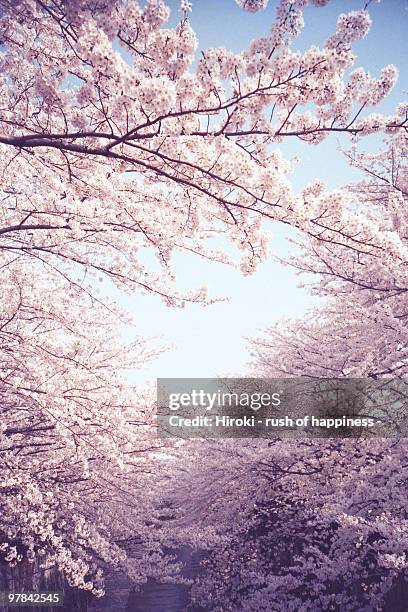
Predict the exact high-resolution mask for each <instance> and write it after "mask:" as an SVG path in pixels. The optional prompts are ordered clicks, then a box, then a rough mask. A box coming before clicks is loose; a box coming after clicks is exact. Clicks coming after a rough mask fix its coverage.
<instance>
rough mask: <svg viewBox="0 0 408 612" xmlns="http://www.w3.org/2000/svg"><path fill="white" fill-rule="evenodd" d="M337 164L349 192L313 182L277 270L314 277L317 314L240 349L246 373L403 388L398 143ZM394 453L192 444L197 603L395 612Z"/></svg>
mask: <svg viewBox="0 0 408 612" xmlns="http://www.w3.org/2000/svg"><path fill="white" fill-rule="evenodd" d="M401 109H402V110H404V112H405V109H406V106H405V105H404V106H403V107H401ZM348 157H349V160H350V163H351V164H353V165H354V166H356V167H358V168H359V169H360V170H361V171H362V172H363V173H364V177H363V179H362V180H361V181H359V182H357V183H354V184H352V185H350V186H348V188H345V189H343V190H342V191H341V192H339V191H335V192H332V193H328V192H327V190H325V189H324V185H323V184H322V183H320V182H315V183H313V184H312V185H310V186H308V187H306V188H305V189H304V190H303V192H302V193H300V194H299V196H298V197H299V202H298V206H296V205H295V206H294V207H293V210H292V211H291V212H290V214H291V215H294V216H295V217H296V215H299V216H300V217H301V218H302V217H303V218H305V217H306V218H307V221H306V223H305V222H304V224H303V228H304V231H303V233H302V234H300V235H299V238H298V240H297V245H298V247H299V250H300V254H299V255H297V256H295V257H292V258H290V260H289V263H290V264H291V265H293V266H295V267H296V268H298V269H299V270H300V271H301V272H307V273H309V274H313V275H315V282H314V284H313V283H312V289H313V291H314V292H315V293H316V294H317V295H319V296H321V298H322V305H321V306H319V307H317V308H316V309H315V310H313V311H312V312H311V313H310V315H309V317H307V318H305V319H302V320H300V321H298V320H296V321H287V322H286V324H284V325H283V324H282V322H279V324H277V325H275V326H274V327H272V328H271V329H269V330H268V331H267V333H266V334H265V335H264V337H261V338H257V339H254V340H253V341H252V347H253V352H254V373H255V374H256V375H258V376H263V377H265V376H266V377H281V376H285V377H286V376H289V377H297V376H305V377H310V378H312V379H315V378H316V377H317V378H334V377H340V378H342V377H367V378H374V379H379V378H386V379H387V378H390V377H398V378H399V379H400V380H401V382H402V383H403V382H404V381H405V378H406V373H407V367H408V361H407V346H408V343H407V332H406V318H407V316H408V304H407V298H406V296H407V269H408V268H407V255H408V251H407V229H408V217H407V196H408V183H407V178H408V173H407V136H406V134H405V133H404V132H396V133H395V134H393V135H392V136H390V137H389V138H388V139H387V140H386V142H385V146H384V149H383V150H382V151H381V152H379V153H375V154H373V153H367V152H359V151H358V150H352V151H351V152H349V153H348ZM297 211H298V212H297ZM294 225H297V223H296V222H295V223H294ZM400 389H401V392H402V394H401V397H400V400H401V401H400V402H397V403H395V404H394V417H395V418H397V419H398V413H400V412H401V411H402V414H401V418H405V409H406V393H404V387H403V386H401V387H400ZM406 450H407V447H406V443H405V441H404V440H401V439H388V440H386V439H364V438H363V439H361V440H352V439H349V440H347V439H338V438H337V439H333V440H317V441H316V440H298V441H296V442H293V441H290V440H284V439H278V438H276V439H273V440H270V441H258V442H257V443H254V442H253V441H251V442H250V443H249V442H248V443H247V444H245V445H242V443H241V441H240V444H239V446H238V445H237V444H236V443H235V441H230V442H229V443H228V444H227V443H226V442H223V443H219V442H218V443H213V446H211V447H210V448H208V447H206V446H204V447H200V446H199V448H198V449H197V451H196V452H197V455H198V459H197V461H196V462H195V464H194V465H193V470H194V478H190V480H191V481H193V482H195V481H198V487H199V488H200V490H202V491H205V492H206V493H205V496H204V503H205V504H206V510H205V513H204V515H203V517H202V518H201V521H200V523H199V528H198V533H197V532H196V534H195V536H194V535H193V534H192V535H191V541H192V542H194V541H195V542H196V543H197V541H198V542H199V541H200V535H201V537H204V538H205V537H208V538H211V540H210V541H211V546H210V547H209V552H208V558H207V561H206V563H205V564H204V566H205V567H206V573H205V574H204V576H203V577H202V578H201V579H200V580H199V581H198V583H197V585H196V587H195V596H196V597H197V601H198V602H199V603H201V604H203V605H210V606H211V609H214V610H228V609H230V610H234V609H237V608H240V609H245V610H305V611H306V610H310V611H312V610H316V609H319V610H336V611H337V610H350V611H352V610H356V609H362V610H363V609H364V610H388V609H390V610H391V609H392V610H400V609H401V610H402V609H403V607H404V605H405V604H404V602H405V601H406V592H407V589H406V579H407V528H408V525H407V520H406V512H405V506H406V492H405V491H406V488H405V487H406V479H407V473H406V468H407V466H406ZM203 464H204V465H205V469H203V468H202V467H201V466H202V465H203ZM200 470H201V473H200ZM221 492H222V493H221ZM195 494H196V495H197V496H198V493H197V492H196V493H195ZM191 495H192V497H193V499H194V494H191ZM197 516H200V513H199V511H197ZM210 528H212V530H211V529H210ZM209 529H210V531H209V535H208V536H205V534H206V530H209ZM196 545H197V544H196ZM198 545H199V544H198ZM201 546H202V544H201ZM210 583H211V584H212V588H211V589H210V588H209V584H210Z"/></svg>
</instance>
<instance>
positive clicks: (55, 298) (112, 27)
mask: <svg viewBox="0 0 408 612" xmlns="http://www.w3.org/2000/svg"><path fill="white" fill-rule="evenodd" d="M241 4H242V3H241ZM243 4H244V5H245V6H243V8H246V9H250V10H252V9H254V8H258V5H265V4H266V3H256V2H250V3H248V2H246V3H243ZM306 4H307V2H306V1H304V0H297V1H295V2H288V1H286V0H282V1H281V2H280V3H279V6H278V10H277V17H276V21H275V23H274V24H273V25H272V27H271V29H270V31H269V33H268V35H267V36H265V37H263V38H260V39H256V40H254V41H253V42H252V43H251V44H250V45H249V47H248V49H246V50H244V51H242V52H241V53H238V54H233V53H231V52H228V51H227V50H225V49H224V48H211V49H207V50H205V51H203V52H202V54H201V57H200V59H199V60H198V62H197V65H196V67H194V66H193V63H194V60H195V58H196V51H197V48H198V41H197V37H196V35H195V33H194V31H193V30H192V28H191V26H190V23H189V17H188V14H189V11H190V9H191V6H190V4H189V3H187V2H183V3H182V5H181V11H182V12H181V18H180V22H179V24H178V25H177V26H176V27H175V28H173V29H169V28H166V27H165V25H166V21H167V19H168V17H169V8H168V7H167V6H166V5H165V4H164V3H163V2H160V1H156V0H150V1H149V2H147V3H146V4H145V5H143V7H142V6H140V5H139V4H138V3H137V2H124V1H123V2H122V1H117V2H115V3H108V2H106V1H105V0H93V1H90V0H89V1H88V0H80V1H78V0H64V1H62V0H61V1H54V0H53V1H50V2H48V0H45V1H43V0H17V1H9V0H0V9H1V17H0V41H1V53H0V67H1V76H0V97H1V106H0V153H1V155H0V174H1V198H2V208H1V212H0V215H1V216H0V249H1V263H0V265H1V275H2V276H1V281H2V282H1V289H2V291H1V306H2V307H1V315H0V347H1V353H0V354H1V362H0V372H1V379H0V393H1V398H2V408H1V428H0V432H1V437H0V443H1V456H2V466H3V470H4V479H3V482H2V485H1V487H2V490H3V492H4V495H3V496H2V502H1V504H2V519H1V524H0V529H1V538H2V542H1V548H2V551H3V553H4V558H5V559H6V560H7V562H9V563H11V564H14V563H17V562H19V561H20V559H21V558H22V557H24V558H26V559H29V560H33V559H39V560H40V562H41V563H42V565H43V568H47V567H53V566H56V567H58V568H59V569H60V570H61V571H62V572H64V573H65V575H66V576H67V578H68V579H69V580H70V581H71V582H72V584H75V585H76V586H78V587H81V588H85V589H89V590H92V591H93V592H95V593H97V594H98V593H100V592H101V588H102V577H101V574H100V567H101V566H103V565H104V564H105V565H107V564H109V563H111V564H113V565H118V564H122V566H123V567H124V568H125V569H126V571H128V572H129V573H130V574H131V575H132V577H133V578H134V579H135V581H136V582H137V581H139V582H140V581H142V580H143V579H144V578H145V576H146V573H147V572H148V571H149V572H153V573H154V571H156V572H159V571H162V572H163V575H165V573H166V568H165V567H164V566H162V565H160V564H159V565H158V568H157V569H156V570H154V568H153V564H154V563H155V562H156V561H157V559H158V558H159V557H158V554H159V543H158V542H156V541H155V539H154V537H152V535H151V534H150V532H149V530H150V531H151V521H152V520H153V519H152V517H154V508H153V507H152V502H151V500H149V499H146V489H148V490H152V488H153V484H152V483H153V480H155V482H157V481H159V480H160V478H159V476H158V473H160V470H161V467H160V462H159V461H158V460H157V452H156V451H157V449H158V447H160V443H159V442H157V441H153V440H152V439H151V438H152V437H151V412H150V405H151V403H150V399H149V398H148V397H143V396H140V395H138V393H137V391H136V390H135V389H134V388H132V387H130V386H129V384H128V381H127V379H126V375H125V374H124V373H123V370H124V368H125V367H127V366H129V367H130V366H134V365H135V364H137V363H143V362H144V361H145V360H146V359H147V358H149V357H150V356H151V355H149V352H148V351H147V350H146V349H145V347H144V345H143V342H142V341H141V340H140V339H138V338H136V339H135V342H134V343H133V344H132V345H131V346H124V343H123V341H122V339H123V335H124V331H123V324H124V323H123V322H124V321H125V323H129V321H128V318H127V315H126V314H123V313H121V312H119V308H118V306H117V305H116V304H115V303H114V301H113V300H112V299H111V297H110V294H111V293H112V292H113V290H111V288H112V287H116V288H118V289H120V290H124V291H128V292H129V293H131V292H132V291H134V290H140V291H144V292H154V293H156V294H157V295H159V296H160V297H161V298H162V299H163V300H165V302H166V303H167V304H169V305H183V303H184V302H185V301H203V300H205V299H206V296H205V291H204V290H203V289H198V290H192V291H191V292H190V293H187V294H186V295H178V294H177V293H176V291H175V290H174V288H173V287H172V280H173V276H172V271H171V255H172V253H173V252H174V251H177V250H186V251H191V252H193V253H196V254H197V255H198V256H204V257H209V258H211V259H215V260H219V261H225V262H228V263H237V262H235V261H231V260H230V257H229V256H227V254H226V253H225V252H222V251H217V250H215V249H213V248H212V247H211V239H212V238H213V237H214V236H217V235H222V236H223V237H224V236H227V237H228V239H229V240H230V241H231V242H232V244H233V245H234V246H235V247H236V248H237V251H238V252H240V257H239V258H238V263H239V265H240V267H241V270H242V271H243V273H245V274H247V273H250V272H251V271H253V270H254V268H255V266H256V264H257V263H258V262H259V261H260V260H262V259H263V258H264V257H265V256H266V252H267V236H266V235H265V234H264V232H263V229H262V223H261V221H262V219H263V218H270V219H276V220H280V221H282V222H285V223H289V224H291V225H293V226H295V227H298V228H300V229H301V230H302V231H304V232H305V233H306V234H308V235H310V236H311V239H312V240H314V239H318V234H319V232H320V231H321V230H320V229H316V227H317V226H316V224H315V223H314V222H313V221H311V216H310V215H311V212H312V211H311V208H310V205H309V200H310V198H311V199H312V200H313V202H315V203H316V206H317V207H319V206H320V207H323V205H324V198H329V199H330V202H331V206H330V215H332V216H333V215H334V217H333V218H330V223H331V224H332V226H331V229H328V230H327V231H326V230H322V231H323V232H326V233H327V234H329V233H331V234H333V233H334V234H336V233H338V227H335V225H336V223H337V222H339V223H341V220H339V221H337V217H336V216H335V215H336V214H338V215H339V219H340V216H341V214H342V212H341V211H340V210H339V211H338V213H337V212H336V207H337V204H338V205H339V206H340V205H341V207H343V200H342V198H340V200H336V197H335V196H333V195H332V194H330V195H327V194H325V195H322V196H321V197H320V196H319V193H320V191H319V189H320V187H318V186H313V187H312V188H310V189H309V191H305V192H304V194H303V196H302V199H299V197H298V196H296V195H295V194H294V192H293V190H292V189H291V187H290V183H289V180H288V176H287V175H288V173H289V171H290V169H291V168H290V165H289V164H288V163H287V162H286V161H285V159H284V158H283V156H282V155H281V153H280V152H279V150H278V149H277V148H276V145H279V143H282V142H283V141H284V140H285V139H286V138H290V137H292V138H299V139H302V140H304V141H306V142H309V143H310V144H319V143H320V142H322V141H323V140H324V139H325V138H326V137H327V136H328V135H329V134H331V133H333V132H335V133H345V134H350V135H351V136H353V137H357V138H360V137H363V136H364V135H366V134H369V133H373V132H385V133H387V134H389V135H391V136H392V137H394V134H395V133H399V132H400V131H402V130H403V128H404V126H405V125H406V121H407V117H406V108H405V107H398V108H397V109H396V111H395V113H394V114H393V115H392V116H389V117H387V116H382V115H379V114H375V115H373V114H370V113H369V112H368V109H369V108H370V106H375V105H377V104H378V103H379V102H381V100H382V99H383V98H384V97H385V96H386V95H387V93H388V92H389V91H390V90H391V88H392V87H393V85H394V83H395V81H396V78H397V71H396V69H395V68H394V67H393V66H386V67H385V68H384V69H383V70H382V71H381V73H380V75H379V78H377V79H375V78H373V77H372V76H370V75H369V74H368V73H366V72H365V71H364V70H362V69H357V70H353V71H351V72H350V73H349V70H350V69H351V67H352V65H353V62H354V60H355V55H354V54H353V51H352V43H353V42H354V41H356V40H358V39H360V38H362V37H364V36H365V35H366V34H367V32H368V30H369V27H370V18H369V15H368V13H367V11H365V10H362V11H358V12H351V13H349V14H347V15H341V16H340V17H339V20H338V25H337V29H336V31H335V32H334V33H333V35H332V36H330V38H329V39H328V40H327V42H326V44H325V46H324V47H323V48H321V49H319V48H317V47H312V48H311V49H309V50H307V51H306V52H304V53H300V52H298V51H293V50H292V49H291V43H292V41H293V39H294V37H296V36H297V35H298V34H299V33H300V31H301V29H302V26H303V21H302V9H303V7H304V6H305V5H306ZM312 4H314V5H322V4H325V3H324V2H321V1H320V2H319V1H317V0H316V1H314V2H312ZM306 107H307V110H306ZM396 138H397V137H396ZM317 192H319V193H317ZM309 195H310V197H309ZM342 197H343V196H342ZM344 206H346V204H344ZM319 210H320V212H321V215H322V217H321V218H320V220H321V219H322V218H323V217H324V216H325V214H326V213H323V212H322V210H323V209H322V208H320V209H319ZM360 222H362V221H359V223H360ZM342 240H343V241H345V242H346V243H347V244H346V247H347V248H349V244H352V243H353V240H354V241H355V237H354V236H353V235H352V234H351V233H346V234H345V235H344V236H343V237H342ZM327 242H329V243H330V240H326V236H324V243H325V244H326V243H327ZM332 242H333V244H334V241H332ZM370 248H371V243H370ZM373 248H375V247H373ZM384 248H388V247H384ZM392 248H393V247H392ZM147 251H150V252H153V253H154V254H155V256H156V259H157V262H158V264H159V265H160V272H159V273H157V272H155V271H154V270H153V269H152V268H151V267H150V266H149V265H148V264H147V263H146V256H145V255H146V252H147ZM147 260H148V258H147ZM349 273H350V272H349ZM100 281H102V283H101V282H100ZM395 282H397V281H395ZM398 282H399V281H398ZM99 285H100V287H99ZM398 287H399V285H398ZM389 367H391V366H389ZM153 476H154V478H153ZM153 498H154V496H152V499H153ZM129 500H132V501H131V502H130V501H129ZM135 533H137V535H138V537H139V538H140V540H141V541H142V542H143V546H144V547H145V550H146V551H148V552H149V553H150V559H151V562H150V563H149V564H147V566H148V567H147V566H146V567H144V563H143V560H141V561H135V562H133V563H130V561H129V559H127V557H126V554H125V551H124V549H123V548H122V547H121V546H120V542H122V541H123V540H126V539H128V538H129V537H133V536H134V534H135Z"/></svg>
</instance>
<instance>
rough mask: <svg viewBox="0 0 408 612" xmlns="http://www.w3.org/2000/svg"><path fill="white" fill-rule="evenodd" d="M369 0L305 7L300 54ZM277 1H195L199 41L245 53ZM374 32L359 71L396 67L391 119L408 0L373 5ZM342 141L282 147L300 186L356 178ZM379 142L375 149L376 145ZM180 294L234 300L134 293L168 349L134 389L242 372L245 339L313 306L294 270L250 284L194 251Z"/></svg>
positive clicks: (138, 314) (140, 321) (401, 95)
mask: <svg viewBox="0 0 408 612" xmlns="http://www.w3.org/2000/svg"><path fill="white" fill-rule="evenodd" d="M168 4H169V5H170V7H171V8H172V17H171V20H170V24H169V25H174V24H176V23H177V21H178V19H179V17H180V14H179V13H178V6H179V2H178V1H176V0H171V1H170V2H168ZM363 6H364V1H355V0H332V1H331V2H329V4H328V6H326V7H324V8H313V7H310V8H307V9H306V11H305V13H304V18H305V28H304V31H303V33H302V34H301V36H300V37H299V39H298V40H297V41H296V44H295V47H296V48H298V49H300V50H304V49H306V48H308V47H309V46H310V45H322V44H323V43H324V41H325V39H326V38H327V37H328V36H329V35H330V34H331V33H332V32H333V31H334V29H335V24H336V20H337V16H338V15H339V14H340V13H341V12H345V11H349V10H358V9H361V8H362V7H363ZM275 8H276V1H275V0H270V2H269V5H268V7H267V9H266V10H264V11H260V12H259V13H257V14H249V13H246V12H243V11H242V10H240V9H239V8H238V6H237V5H236V4H235V2H234V0H196V1H195V2H194V1H193V12H192V17H191V24H192V26H193V28H194V30H195V31H196V33H197V34H198V38H199V49H205V48H207V47H210V46H224V47H226V48H227V49H231V50H233V51H240V50H242V49H243V48H245V47H246V46H247V45H248V43H249V42H250V41H251V39H252V38H255V37H258V36H264V35H265V34H266V33H267V32H268V28H269V26H270V24H271V23H272V22H273V20H274V13H275ZM370 14H371V15H372V19H373V26H372V29H371V31H370V33H369V35H368V36H367V38H366V39H364V40H362V41H359V42H358V43H357V44H356V45H355V46H354V49H355V51H356V53H357V54H358V59H357V61H356V66H363V67H364V68H365V69H367V70H369V71H370V72H371V73H372V74H373V76H376V75H378V72H379V70H380V69H381V67H382V66H385V65H386V64H390V63H393V64H395V65H396V66H397V67H398V68H399V69H400V79H399V82H398V84H397V87H396V88H395V89H394V90H393V92H392V93H391V95H390V96H389V97H388V98H387V100H386V101H385V102H384V103H383V104H382V106H381V110H382V111H384V112H392V110H393V109H394V107H395V106H396V104H397V103H398V102H400V101H402V100H403V99H406V90H407V88H408V87H407V79H406V71H404V68H405V64H406V57H405V56H406V55H407V48H408V46H407V43H406V38H407V34H408V27H407V26H408V0H383V1H382V2H381V3H374V2H373V3H372V4H371V5H370ZM339 144H343V145H345V144H346V141H343V142H341V143H340V142H339V140H338V138H336V137H334V136H331V137H329V138H328V139H327V140H326V141H325V142H324V143H322V144H321V145H319V146H318V147H311V146H307V145H304V144H302V143H300V142H299V141H297V140H292V141H289V142H285V143H284V144H283V145H282V146H280V148H281V149H282V151H283V153H284V154H285V156H286V157H288V158H291V157H294V156H295V155H296V156H298V157H300V160H301V161H300V163H299V164H298V165H297V167H296V170H295V173H294V174H293V175H292V181H293V184H294V185H295V187H296V188H300V187H301V186H302V185H304V184H305V183H307V182H309V181H310V180H313V179H314V178H316V177H319V178H321V179H323V180H324V181H325V182H326V183H327V185H328V186H329V187H335V186H337V185H340V184H342V183H344V182H347V181H350V180H352V179H353V178H354V176H355V175H353V174H352V173H351V172H350V169H349V168H348V167H347V164H346V163H345V161H344V159H343V158H342V155H341V154H340V152H339V151H338V147H339ZM372 145H373V143H372V144H371V146H372ZM287 234H288V230H287V229H284V228H282V227H281V226H279V225H275V226H274V227H273V228H272V241H271V247H272V251H273V252H274V254H275V255H278V256H284V255H285V254H286V253H288V252H289V251H290V249H291V248H292V247H291V246H290V245H289V244H288V243H287V241H286V240H285V236H286V235H287ZM173 265H174V270H175V272H176V275H177V285H176V286H177V288H178V289H192V288H197V287H201V286H202V285H206V286H207V287H208V290H209V293H210V295H212V296H224V297H228V298H229V301H228V302H223V303H218V304H214V305H211V306H207V307H203V306H199V305H195V304H193V305H187V306H186V308H185V309H183V310H179V309H173V308H168V307H166V306H165V305H164V304H163V303H162V302H161V300H160V299H159V298H158V297H156V296H153V295H147V296H145V295H138V294H136V295H135V296H133V297H132V298H127V299H126V302H125V303H126V306H127V307H128V308H129V309H130V310H131V311H132V313H133V315H134V317H135V319H136V323H137V326H138V331H139V333H140V334H142V335H143V336H144V337H155V338H156V340H154V341H152V345H156V346H159V345H167V346H168V347H169V350H168V351H166V352H165V353H163V354H161V355H160V356H159V357H158V358H157V359H156V360H154V361H152V362H151V363H150V364H147V365H146V366H145V367H143V369H141V370H140V371H139V372H138V373H136V375H135V377H134V379H135V380H136V381H137V382H147V381H150V380H154V379H155V378H156V377H212V376H217V375H221V374H223V375H225V374H231V375H232V374H235V375H244V374H245V373H246V372H247V365H246V364H247V362H248V360H249V354H248V351H247V345H246V341H245V337H248V336H254V335H259V334H260V330H262V329H264V328H265V327H267V326H268V325H270V324H271V323H273V322H276V321H280V320H283V319H284V318H285V317H294V318H297V317H300V316H302V314H303V313H304V312H305V311H306V309H307V308H308V307H310V306H311V305H313V304H316V298H312V297H311V296H310V295H309V294H308V293H307V291H306V290H305V289H301V288H299V287H298V284H299V282H300V279H299V277H298V276H297V275H296V273H295V272H294V271H293V270H291V269H290V268H287V267H284V266H283V265H280V264H278V263H276V262H274V261H273V260H272V259H271V260H269V261H267V262H265V263H263V264H262V265H261V266H260V267H259V269H258V270H257V272H256V273H255V274H253V275H252V276H250V277H244V276H242V275H241V273H240V272H239V271H238V270H235V269H232V268H229V267H227V266H224V265H221V264H217V263H213V262H208V261H204V260H201V259H200V258H198V257H195V256H193V255H189V254H177V255H176V256H175V257H174V260H173Z"/></svg>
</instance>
